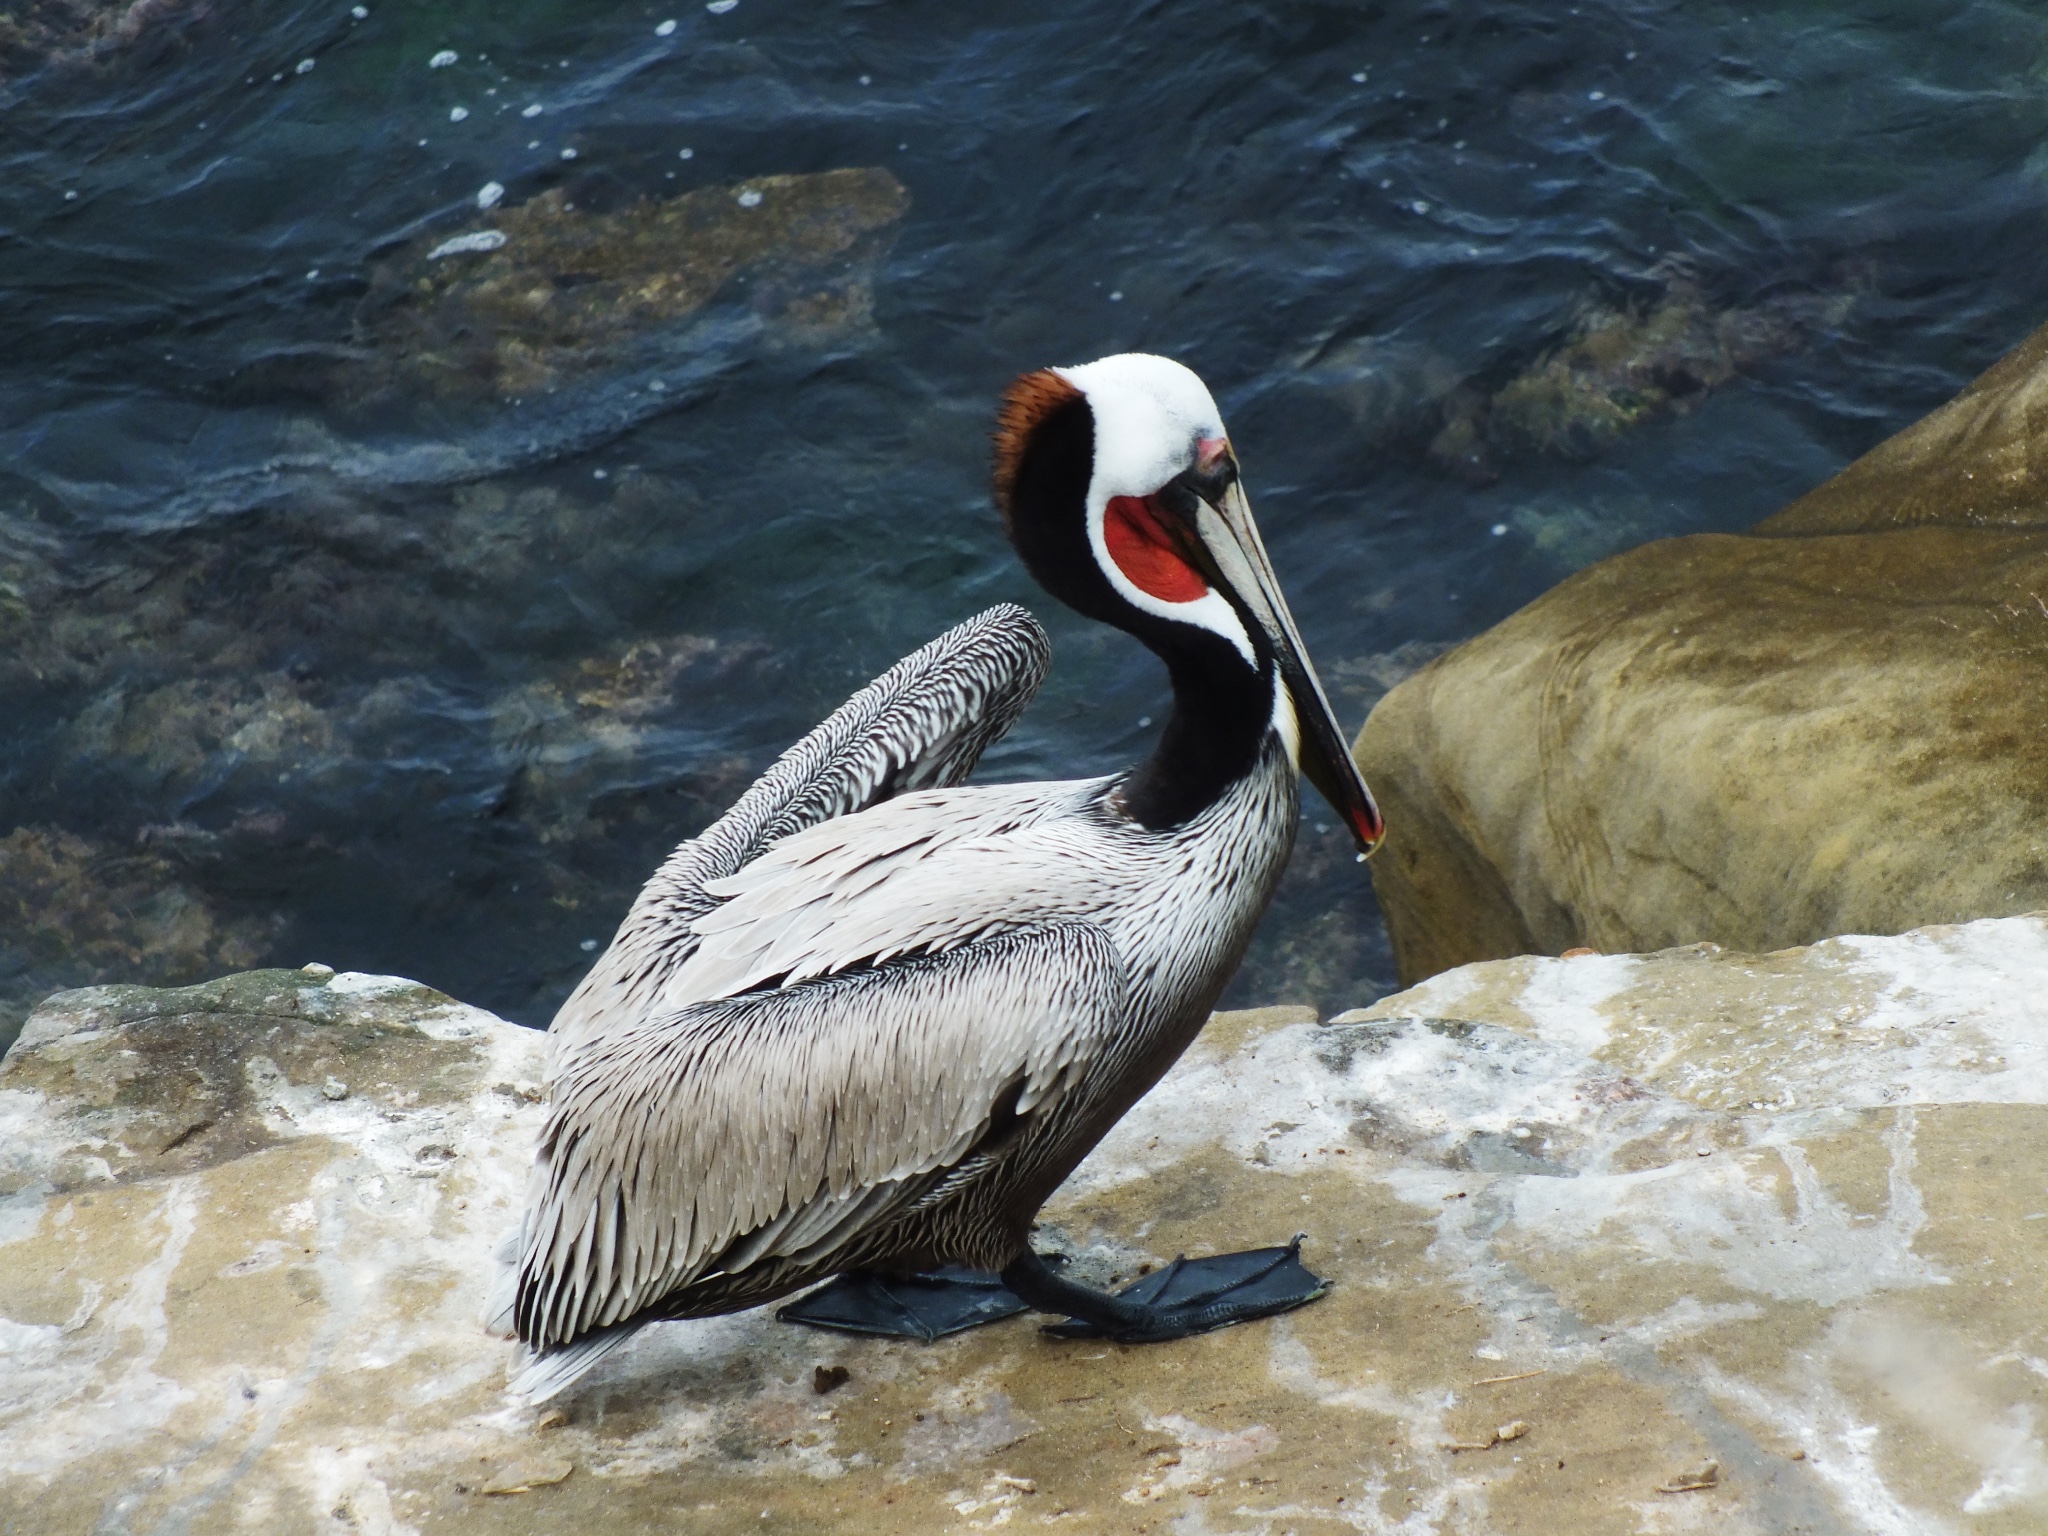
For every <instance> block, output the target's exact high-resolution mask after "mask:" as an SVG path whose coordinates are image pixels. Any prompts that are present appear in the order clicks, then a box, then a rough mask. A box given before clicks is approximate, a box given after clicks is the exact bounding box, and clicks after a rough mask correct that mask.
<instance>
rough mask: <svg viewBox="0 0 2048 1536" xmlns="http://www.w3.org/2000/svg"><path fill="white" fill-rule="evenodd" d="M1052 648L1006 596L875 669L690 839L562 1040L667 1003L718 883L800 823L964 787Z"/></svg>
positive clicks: (593, 981)
mask: <svg viewBox="0 0 2048 1536" xmlns="http://www.w3.org/2000/svg"><path fill="white" fill-rule="evenodd" d="M1051 658H1052V648H1051V644H1050V642H1049V641H1048V640H1047V639H1046V637H1045V631H1044V630H1043V629H1042V628H1041V627H1040V626H1039V623H1038V621H1037V620H1036V619H1034V618H1033V617H1032V616H1031V615H1030V614H1029V613H1028V612H1026V611H1025V610H1024V609H1022V608H1019V607H1017V606H1016V605H1015V604H1013V603H1001V604H998V605H997V606H995V607H993V608H990V609H988V610H987V611H986V612H984V613H980V614H977V615H976V616H975V617H973V618H971V619H969V620H967V621H966V622H965V623H964V624H958V625H955V626H954V627H953V628H952V629H949V630H947V631H946V633H945V634H943V635H940V636H939V637H938V638H937V639H936V640H933V641H932V642H931V643H930V644H928V645H925V646H922V647H920V648H919V649H918V650H915V651H913V652H911V654H910V655H908V656H906V657H904V658H903V660H901V661H899V662H898V663H896V665H895V666H893V667H891V668H890V669H889V670H888V671H887V672H884V673H883V674H882V675H881V676H880V677H878V678H876V679H875V680H874V681H873V682H872V683H870V684H868V686H867V687H865V688H863V689H862V690H861V691H860V692H859V693H857V694H855V695H854V696H853V697H852V698H851V699H848V700H847V701H846V703H844V704H843V705H841V706H840V707H839V708H838V709H837V710H835V711H833V713H832V714H831V715H830V716H829V717H828V718H827V719H826V720H825V721H824V722H823V723H822V724H820V725H819V726H818V728H817V729H816V730H814V731H812V732H811V733H810V734H809V735H808V736H806V737H804V739H803V740H802V741H799V742H798V743H797V744H796V745H795V746H793V747H791V748H790V749H789V750H788V751H787V752H785V753H784V754H783V755H782V756H781V757H780V758H779V759H777V761H776V762H775V764H774V766H773V767H771V768H770V769H769V770H768V771H767V772H766V773H765V774H763V775H762V776H761V778H760V779H759V780H758V781H757V782H756V783H755V784H754V786H753V787H752V788H751V789H749V790H748V791H747V792H746V793H745V794H744V795H742V796H740V798H739V800H738V802H737V803H736V804H735V805H734V806H733V808H732V809H731V810H730V811H728V812H727V813H726V814H725V815H724V816H722V817H720V818H719V819H718V820H717V821H715V822H713V823H712V824H711V826H709V827H707V828H706V829H705V830H704V831H703V832H702V833H701V834H700V835H698V836H697V837H694V838H692V839H691V840H690V841H688V842H686V843H684V844H682V845H681V846H680V847H679V848H677V849H676V850H675V852H674V853H672V854H671V855H670V856H669V858H668V860H667V862H666V863H664V864H663V865H662V867H661V868H660V870H658V871H657V872H656V873H655V875H654V878H653V879H651V880H649V881H648V882H647V885H646V886H645V888H644V889H642V891H641V892H640V895H639V896H638V898H636V899H635V901H634V903H633V907H632V910H631V911H630V912H628V913H627V915H626V920H625V921H624V922H623V923H622V924H620V926H619V931H618V933H617V935H616V936H615V937H614V938H613V939H612V942H611V944H610V946H609V947H608V948H607V949H606V950H605V952H604V954H603V955H601V956H600V957H599V958H598V962H597V964H596V965H595V966H593V967H592V968H591V970H590V973H589V974H588V975H587V976H585V977H584V979H583V981H582V983H581V985H579V986H578V987H577V988H576V990H575V991H574V992H573V993H571V994H570V997H569V1000H568V1001H567V1002H565V1003H564V1004H563V1005H562V1007H561V1010H560V1011H559V1012H558V1013H557V1014H556V1015H555V1021H554V1024H553V1031H554V1034H555V1036H556V1037H557V1039H558V1040H566V1039H569V1038H572V1037H576V1036H580V1035H583V1034H585V1033H587V1032H589V1031H590V1030H591V1029H593V1028H596V1027H599V1026H600V1025H601V1024H602V1022H603V1021H605V1020H607V1019H614V1018H619V1017H622V1016H623V1017H631V1016H634V1015H636V1014H641V1013H646V1012H649V1011H652V1010H653V1009H655V1008H656V1007H657V1006H658V1002H659V999H660V998H661V996H662V990H663V986H664V984H665V983H666V981H667V980H668V978H669V977H670V976H671V975H672V974H673V973H674V971H675V970H676V968H677V967H679V966H680V965H681V964H682V963H683V962H684V961H686V960H687V959H688V958H689V956H690V954H691V953H692V952H693V951H694V950H695V949H696V947H697V938H696V935H695V934H694V933H692V932H691V930H690V923H691V921H692V920H693V919H695V918H697V917H700V916H702V915H703V914H704V913H705V912H708V911H710V910H711V909H712V908H713V907H714V906H716V905H717V904H718V900H719V898H718V897H717V896H716V895H714V894H712V893H711V891H710V890H709V886H710V885H711V884H712V883H714V882H716V881H717V880H718V879H719V877H721V876H725V875H730V874H732V873H733V872H734V871H736V870H738V869H740V868H742V867H743V866H745V865H746V864H747V862H748V861H749V860H751V859H753V858H754V857H755V856H756V855H757V854H759V853H760V852H761V850H762V849H764V848H767V847H771V846H773V845H774V844H775V843H777V842H779V841H780V840H781V839H783V838H786V837H788V836H790V835H791V834H792V833H795V832H800V831H802V830H803V829H804V828H806V827H811V826H816V825H817V824H819V823H820V822H824V821H829V820H831V819H833V818H834V817H839V816H844V815H847V814H848V813H850V812H853V811H858V810H861V809H863V808H865V807H867V806H871V805H875V804H878V803H880V802H882V801H885V800H888V799H890V798H892V797H893V796H895V795H898V794H901V793H903V792H904V791H906V790H911V789H922V788H927V787H932V786H946V785H953V784H959V783H961V782H962V781H963V780H965V779H966V777H967V775H968V774H969V773H970V772H972V771H973V768H974V765H975V763H976V762H977V761H979V760H980V757H981V754H982V753H983V752H984V751H985V750H986V749H987V748H988V746H989V745H990V743H992V742H995V741H997V740H999V739H1000V738H1001V737H1002V736H1003V735H1004V734H1005V733H1007V732H1008V731H1009V729H1010V727H1011V726H1012V725H1014V724H1015V723H1016V721H1017V717H1018V716H1019V715H1020V714H1022V713H1023V711H1024V707H1025V705H1027V704H1029V703H1030V702H1031V698H1032V696H1033V695H1034V694H1036V693H1037V692H1038V685H1039V684H1040V683H1041V682H1042V681H1044V678H1045V670H1046V667H1047V666H1048V665H1049V664H1050V661H1051Z"/></svg>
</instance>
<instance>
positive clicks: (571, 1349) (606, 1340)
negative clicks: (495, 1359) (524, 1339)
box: [512, 1323, 646, 1403]
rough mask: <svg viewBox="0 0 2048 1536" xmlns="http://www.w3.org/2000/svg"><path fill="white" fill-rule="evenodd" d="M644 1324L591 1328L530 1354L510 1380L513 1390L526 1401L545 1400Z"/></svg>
mask: <svg viewBox="0 0 2048 1536" xmlns="http://www.w3.org/2000/svg"><path fill="white" fill-rule="evenodd" d="M645 1326H646V1324H645V1323H614V1324H613V1325H612V1326H611V1327H609V1328H598V1329H594V1330H592V1331H591V1332H589V1333H586V1334H584V1335H583V1337H582V1338H580V1339H576V1340H573V1341H571V1342H570V1343H567V1344H559V1345H556V1346H555V1347H554V1348H553V1349H544V1350H542V1351H541V1352H540V1353H539V1354H537V1355H529V1356H527V1357H526V1365H525V1367H524V1369H522V1370H521V1371H520V1372H519V1374H518V1375H517V1376H515V1377H513V1379H512V1390H513V1391H514V1392H517V1393H520V1394H521V1395H523V1396H524V1397H525V1398H526V1399H527V1401H529V1402H533V1403H544V1402H546V1401H547V1400H548V1399H549V1398H551V1397H555V1396H557V1395H559V1394H560V1393H563V1392H566V1391H567V1390H568V1389H569V1388H570V1387H572V1386H574V1385H575V1384H576V1383H577V1382H578V1381H580V1380H581V1379H582V1378H583V1375H584V1373H585V1372H586V1371H588V1370H589V1369H590V1368H591V1367H592V1366H594V1365H596V1364H597V1362H598V1361H600V1360H602V1359H603V1358H604V1357H605V1356H606V1355H608V1354H610V1353H611V1352H612V1351H613V1350H615V1349H617V1348H618V1347H619V1346H620V1345H621V1344H623V1343H625V1342H626V1340H628V1339H630V1338H632V1337H633V1335H634V1334H636V1333H638V1332H639V1331H640V1330H641V1329H642V1328H644V1327H645Z"/></svg>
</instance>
